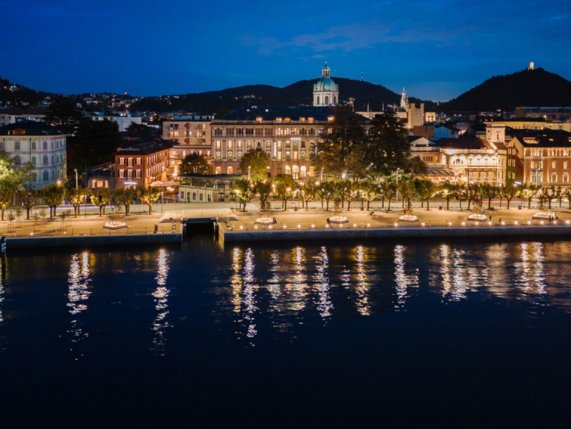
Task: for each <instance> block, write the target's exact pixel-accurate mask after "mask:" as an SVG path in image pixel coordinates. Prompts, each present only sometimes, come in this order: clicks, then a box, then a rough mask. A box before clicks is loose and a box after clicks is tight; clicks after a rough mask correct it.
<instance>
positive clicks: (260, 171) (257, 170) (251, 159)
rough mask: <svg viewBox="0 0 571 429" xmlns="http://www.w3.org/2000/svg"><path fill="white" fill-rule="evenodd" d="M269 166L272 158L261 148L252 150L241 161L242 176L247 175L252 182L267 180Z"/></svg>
mask: <svg viewBox="0 0 571 429" xmlns="http://www.w3.org/2000/svg"><path fill="white" fill-rule="evenodd" d="M269 166H270V157H269V156H268V154H267V153H266V152H264V150H262V149H260V148H256V149H250V150H249V151H248V152H246V153H245V154H244V156H243V157H242V159H241V160H240V170H241V171H242V174H244V175H245V174H247V175H248V178H249V179H250V180H252V181H257V180H263V179H264V178H266V177H267V174H268V167H269Z"/></svg>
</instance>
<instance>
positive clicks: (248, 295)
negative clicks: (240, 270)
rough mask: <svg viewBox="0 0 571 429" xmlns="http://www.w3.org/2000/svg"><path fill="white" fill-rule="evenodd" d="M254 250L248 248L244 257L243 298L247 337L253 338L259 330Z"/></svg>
mask: <svg viewBox="0 0 571 429" xmlns="http://www.w3.org/2000/svg"><path fill="white" fill-rule="evenodd" d="M254 268H255V264H254V252H253V251H252V249H248V250H246V255H245V257H244V291H243V294H242V299H243V303H244V322H245V323H246V326H247V329H246V337H248V338H250V339H253V338H254V337H255V336H256V335H257V334H258V331H257V329H256V320H255V312H256V296H255V294H254Z"/></svg>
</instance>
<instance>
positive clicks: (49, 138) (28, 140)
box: [0, 121, 67, 189]
mask: <svg viewBox="0 0 571 429" xmlns="http://www.w3.org/2000/svg"><path fill="white" fill-rule="evenodd" d="M0 150H3V151H5V152H6V153H7V154H8V155H9V156H10V157H12V158H14V163H15V165H16V166H22V165H24V164H26V163H30V164H31V165H32V170H31V174H30V181H29V182H28V183H27V185H28V186H30V187H31V188H33V189H41V188H44V187H45V186H47V185H50V184H52V183H57V182H58V181H61V182H62V183H63V182H65V180H66V178H67V176H66V135H65V134H62V133H60V132H59V131H58V130H57V129H55V128H53V127H51V126H49V125H47V124H45V123H43V122H36V121H22V122H17V123H15V124H10V125H6V126H5V127H2V128H0Z"/></svg>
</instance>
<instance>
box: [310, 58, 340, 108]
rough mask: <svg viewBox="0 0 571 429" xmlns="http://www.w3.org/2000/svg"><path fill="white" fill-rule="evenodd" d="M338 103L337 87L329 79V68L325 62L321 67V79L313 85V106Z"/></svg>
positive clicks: (335, 104) (326, 105)
mask: <svg viewBox="0 0 571 429" xmlns="http://www.w3.org/2000/svg"><path fill="white" fill-rule="evenodd" d="M338 104H339V87H338V86H337V84H336V83H335V81H334V80H333V79H331V69H330V68H329V66H328V65H327V64H325V65H324V66H323V69H321V79H319V80H318V81H317V82H316V83H315V84H314V85H313V106H315V107H329V106H337V105H338Z"/></svg>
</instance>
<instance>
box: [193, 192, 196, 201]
mask: <svg viewBox="0 0 571 429" xmlns="http://www.w3.org/2000/svg"><path fill="white" fill-rule="evenodd" d="M192 201H196V192H193V193H192Z"/></svg>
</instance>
